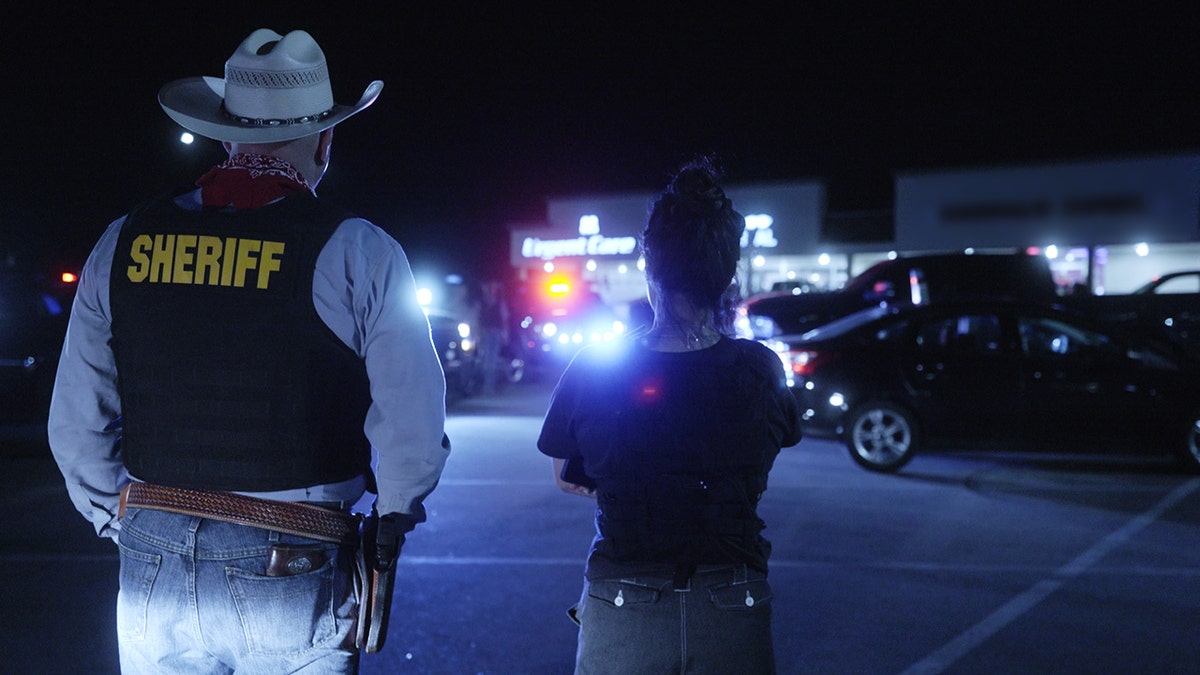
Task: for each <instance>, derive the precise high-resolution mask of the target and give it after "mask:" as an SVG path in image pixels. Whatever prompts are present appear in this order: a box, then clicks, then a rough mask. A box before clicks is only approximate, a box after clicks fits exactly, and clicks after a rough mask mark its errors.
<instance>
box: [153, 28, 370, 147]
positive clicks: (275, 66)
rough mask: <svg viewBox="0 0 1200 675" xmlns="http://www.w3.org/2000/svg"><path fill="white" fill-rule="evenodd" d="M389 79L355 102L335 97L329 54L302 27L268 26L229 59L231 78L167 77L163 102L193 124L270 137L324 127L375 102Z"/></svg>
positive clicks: (236, 138) (212, 132)
mask: <svg viewBox="0 0 1200 675" xmlns="http://www.w3.org/2000/svg"><path fill="white" fill-rule="evenodd" d="M382 89H383V82H381V81H379V80H375V81H374V82H372V83H371V84H369V85H367V88H366V90H365V91H363V95H362V97H361V98H360V99H358V103H355V104H354V105H352V106H344V105H338V104H336V103H334V102H333V90H332V89H331V87H330V86H329V69H328V67H327V66H326V65H325V54H324V52H322V51H321V48H320V47H319V46H317V43H316V41H315V40H313V38H312V36H311V35H309V34H308V33H306V32H305V31H302V30H296V31H292V32H290V33H288V34H287V35H286V36H284V35H280V34H279V33H276V32H275V31H273V30H269V29H267V28H260V29H258V30H256V31H254V32H253V33H251V34H250V37H248V38H246V39H245V40H244V41H242V44H241V45H239V46H238V48H237V51H235V52H234V53H233V56H231V57H229V60H228V61H226V62H225V78H224V79H221V78H216V77H189V78H186V79H183V80H176V81H174V82H171V83H170V84H167V85H166V86H164V87H163V88H162V89H160V90H159V92H158V103H159V105H161V106H162V107H163V110H165V111H166V113H167V115H169V116H170V117H171V119H173V120H175V121H176V122H178V123H179V124H180V125H182V126H183V127H184V128H185V129H187V130H188V131H191V132H194V133H197V134H199V135H201V136H205V137H207V138H212V139H215V140H218V141H232V142H239V143H270V142H275V141H290V140H292V139H295V138H300V137H302V136H308V135H309V134H315V133H317V132H319V131H324V130H325V129H328V128H329V127H332V126H333V125H335V124H337V123H338V122H341V121H343V120H345V119H346V118H347V117H350V116H351V115H353V114H355V113H357V112H359V111H361V110H363V109H364V108H366V107H367V106H369V105H371V104H372V103H374V102H375V99H376V98H377V97H378V96H379V92H380V91H381V90H382Z"/></svg>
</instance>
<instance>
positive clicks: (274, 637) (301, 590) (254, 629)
mask: <svg viewBox="0 0 1200 675" xmlns="http://www.w3.org/2000/svg"><path fill="white" fill-rule="evenodd" d="M287 545H292V546H294V547H301V548H299V549H298V551H299V553H300V554H301V555H300V558H302V559H301V560H297V559H296V558H295V557H293V558H291V560H292V564H291V565H290V567H289V566H288V565H286V564H285V565H283V566H282V567H280V568H279V569H278V570H273V573H275V574H281V576H267V566H268V562H269V559H270V551H271V547H272V546H287ZM119 546H120V550H121V584H120V591H119V593H118V595H117V632H118V638H119V644H120V653H121V672H122V673H125V674H129V673H232V672H234V671H236V672H238V673H271V674H278V673H294V672H304V673H311V674H314V675H315V674H317V673H354V672H357V669H358V653H357V650H356V649H355V648H354V628H355V620H356V617H357V599H356V597H355V592H354V579H353V562H354V561H353V560H352V559H349V558H350V556H352V555H353V554H352V552H350V551H347V550H345V549H339V547H338V545H337V544H330V543H325V542H321V541H317V540H312V539H307V538H304V537H297V536H293V535H288V534H280V533H278V532H271V531H268V530H263V529H259V528H254V527H247V526H244V525H236V524H233V523H226V522H221V521H217V520H209V519H205V518H197V517H193V516H186V515H181V514H176V513H167V512H164V511H156V510H151V509H137V508H130V509H129V510H128V511H127V512H126V514H125V518H124V520H123V521H122V523H121V534H120V539H119ZM292 551H293V553H295V551H296V549H292ZM285 560H286V558H285ZM277 567H278V566H277Z"/></svg>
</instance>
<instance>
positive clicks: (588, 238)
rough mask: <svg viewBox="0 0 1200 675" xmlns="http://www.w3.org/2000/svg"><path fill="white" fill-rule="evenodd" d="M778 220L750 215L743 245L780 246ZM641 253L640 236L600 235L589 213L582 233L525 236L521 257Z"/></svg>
mask: <svg viewBox="0 0 1200 675" xmlns="http://www.w3.org/2000/svg"><path fill="white" fill-rule="evenodd" d="M774 224H775V219H774V218H773V217H772V216H770V215H767V214H764V213H754V214H750V215H748V216H746V230H745V232H743V233H742V241H741V244H742V248H777V247H778V246H779V239H778V238H776V236H775V231H774V229H773V228H774ZM636 252H637V238H636V237H628V236H626V237H606V236H604V235H603V234H600V218H599V217H598V216H595V215H590V214H589V215H585V216H581V217H580V218H579V236H578V237H572V238H570V239H542V238H540V237H525V238H524V239H522V240H521V257H522V258H525V259H538V260H553V259H555V258H570V257H605V256H610V257H611V256H629V255H633V254H635V253H636Z"/></svg>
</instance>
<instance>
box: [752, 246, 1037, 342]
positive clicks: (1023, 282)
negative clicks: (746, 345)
mask: <svg viewBox="0 0 1200 675" xmlns="http://www.w3.org/2000/svg"><path fill="white" fill-rule="evenodd" d="M964 298H991V299H1004V300H1031V301H1036V302H1046V303H1053V302H1057V301H1058V300H1059V293H1058V287H1057V286H1056V285H1055V283H1054V277H1053V275H1052V274H1051V272H1050V265H1049V263H1048V262H1047V260H1046V259H1045V258H1044V257H1041V256H1031V255H1026V254H1023V253H1011V254H1008V253H976V254H966V253H935V254H928V255H918V256H901V257H897V258H894V259H890V260H884V261H881V262H878V263H876V264H875V265H872V266H871V267H869V268H867V269H866V270H865V271H863V272H862V273H861V274H859V275H858V276H856V277H854V278H853V279H851V280H850V283H848V284H846V286H845V287H844V288H842V289H840V290H837V291H828V292H823V293H800V294H793V293H790V292H786V291H784V292H771V293H764V294H761V295H757V296H753V297H750V298H748V299H746V300H745V301H744V302H743V303H742V305H741V306H740V307H739V308H738V314H739V315H738V317H737V319H736V326H735V327H736V329H737V334H738V337H744V338H750V339H755V340H765V339H768V338H772V337H777V336H780V335H799V334H801V333H804V332H806V331H808V330H811V329H813V328H816V327H818V326H821V325H823V324H826V323H829V322H830V321H833V320H834V319H837V318H840V317H843V316H846V315H848V314H852V313H854V312H857V311H858V310H860V309H866V308H868V307H873V306H877V305H880V304H897V303H900V304H914V305H920V304H926V303H929V302H937V301H939V300H951V299H964Z"/></svg>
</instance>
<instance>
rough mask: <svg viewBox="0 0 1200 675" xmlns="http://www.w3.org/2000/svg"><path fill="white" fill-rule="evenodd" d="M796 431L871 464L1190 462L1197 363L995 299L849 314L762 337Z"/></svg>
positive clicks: (1111, 328) (1118, 331) (1163, 346)
mask: <svg viewBox="0 0 1200 675" xmlns="http://www.w3.org/2000/svg"><path fill="white" fill-rule="evenodd" d="M767 343H768V344H770V345H771V346H772V347H773V348H774V349H775V350H776V351H777V352H778V353H779V355H780V357H781V358H782V359H783V361H784V363H785V365H786V366H787V370H788V372H789V373H790V375H791V378H792V383H791V384H792V388H793V391H794V393H795V394H796V397H797V399H798V400H799V402H800V404H801V410H802V411H804V413H803V419H804V428H805V433H806V434H808V435H810V436H813V437H822V436H825V437H833V438H839V439H841V440H843V441H844V442H845V444H846V446H847V448H848V449H849V451H850V456H851V457H852V458H853V459H854V461H855V462H857V463H858V464H859V465H860V466H862V467H864V468H866V469H870V470H872V471H881V472H891V471H896V470H898V469H900V468H901V467H903V466H904V465H905V464H907V463H908V462H909V461H910V460H911V459H912V458H913V456H914V454H915V453H917V452H918V451H919V449H922V448H934V447H950V448H956V449H971V448H984V449H993V450H1049V451H1056V452H1080V451H1085V452H1091V451H1096V450H1103V449H1108V450H1118V451H1122V452H1129V453H1142V452H1145V453H1158V454H1162V453H1173V454H1174V455H1175V457H1177V458H1178V459H1179V461H1180V462H1181V463H1182V465H1183V466H1185V467H1187V468H1189V469H1192V470H1196V469H1200V387H1197V386H1196V382H1198V381H1200V362H1198V361H1196V360H1195V359H1192V358H1190V357H1188V356H1187V355H1186V354H1185V353H1184V352H1182V351H1181V350H1180V349H1178V348H1177V346H1176V345H1174V344H1173V343H1171V342H1169V341H1166V340H1164V339H1162V338H1161V336H1158V335H1156V334H1154V333H1153V332H1143V331H1135V330H1126V329H1124V328H1122V327H1120V326H1116V325H1109V324H1101V323H1094V322H1089V321H1086V320H1084V319H1082V318H1080V317H1078V316H1076V315H1074V314H1071V313H1068V312H1065V311H1063V310H1060V309H1055V308H1053V307H1050V306H1047V305H1043V304H1032V303H1014V302H1002V301H976V302H954V301H950V302H942V303H933V304H930V305H923V306H911V305H909V306H882V307H874V308H871V309H867V310H862V311H859V312H857V313H854V314H852V315H850V316H847V317H843V318H841V319H839V320H837V321H834V322H832V323H829V324H826V325H825V326H822V327H820V328H818V329H816V330H813V331H811V332H809V333H807V334H805V335H803V336H790V337H787V336H785V337H779V338H775V339H772V340H768V341H767Z"/></svg>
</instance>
